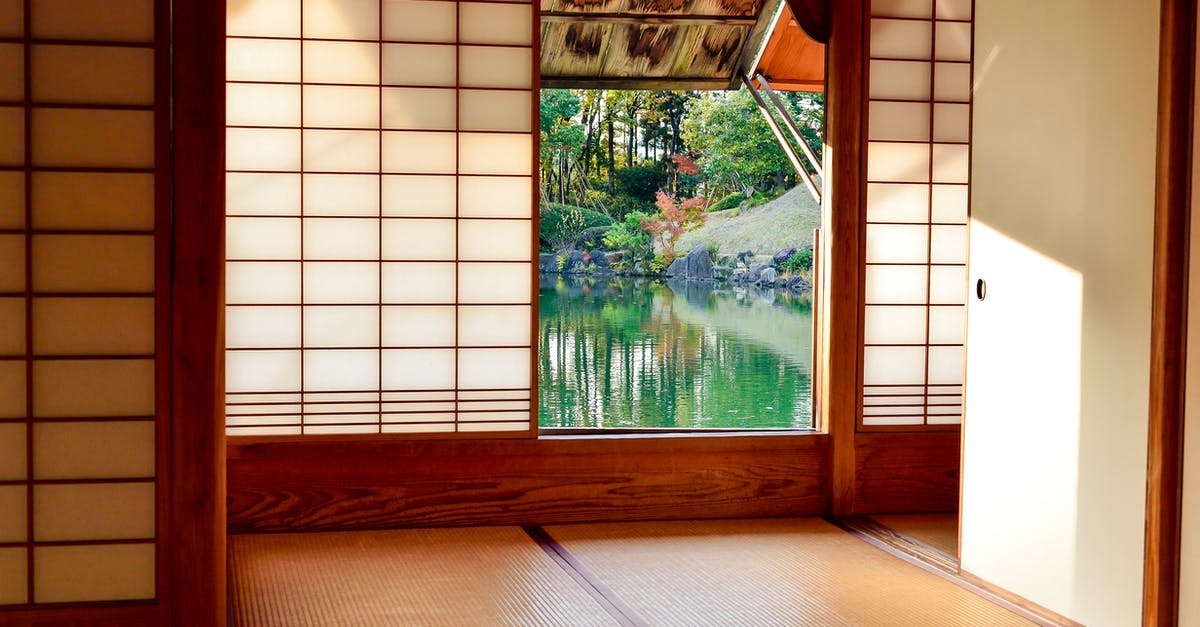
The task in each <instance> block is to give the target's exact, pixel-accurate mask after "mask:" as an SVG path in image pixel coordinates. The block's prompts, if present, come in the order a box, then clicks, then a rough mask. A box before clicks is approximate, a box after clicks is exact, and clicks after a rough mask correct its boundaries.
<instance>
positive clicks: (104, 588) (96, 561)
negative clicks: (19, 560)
mask: <svg viewBox="0 0 1200 627" xmlns="http://www.w3.org/2000/svg"><path fill="white" fill-rule="evenodd" d="M154 555H155V551H154V544H153V543H147V544H112V545H98V546H43V547H37V548H35V549H34V550H33V556H34V557H33V560H34V565H33V573H34V575H33V577H34V584H33V589H34V600H35V601H37V602H38V603H65V602H69V601H100V600H104V601H116V600H124V599H150V598H153V597H154Z"/></svg>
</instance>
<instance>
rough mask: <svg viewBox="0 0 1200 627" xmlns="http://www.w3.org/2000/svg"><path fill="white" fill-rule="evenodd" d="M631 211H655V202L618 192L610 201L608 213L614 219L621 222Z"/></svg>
mask: <svg viewBox="0 0 1200 627" xmlns="http://www.w3.org/2000/svg"><path fill="white" fill-rule="evenodd" d="M631 213H646V214H650V213H654V203H652V202H650V201H648V200H642V199H641V198H634V197H633V196H626V195H624V194H617V195H616V196H615V197H613V199H612V200H611V201H610V202H609V209H608V215H610V216H612V217H613V220H616V221H617V222H620V221H622V220H624V219H625V216H628V215H629V214H631Z"/></svg>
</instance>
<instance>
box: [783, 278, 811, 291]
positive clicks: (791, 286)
mask: <svg viewBox="0 0 1200 627" xmlns="http://www.w3.org/2000/svg"><path fill="white" fill-rule="evenodd" d="M787 288H788V290H789V291H792V292H795V293H797V294H803V293H805V292H807V291H809V290H811V289H812V286H811V285H809V284H808V281H805V280H804V277H799V276H794V277H792V278H791V280H789V281H788V282H787Z"/></svg>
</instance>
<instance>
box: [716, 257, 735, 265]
mask: <svg viewBox="0 0 1200 627" xmlns="http://www.w3.org/2000/svg"><path fill="white" fill-rule="evenodd" d="M717 263H718V264H720V265H722V266H730V267H732V266H733V265H734V264H736V263H737V257H734V256H733V255H721V257H720V258H718V259H717Z"/></svg>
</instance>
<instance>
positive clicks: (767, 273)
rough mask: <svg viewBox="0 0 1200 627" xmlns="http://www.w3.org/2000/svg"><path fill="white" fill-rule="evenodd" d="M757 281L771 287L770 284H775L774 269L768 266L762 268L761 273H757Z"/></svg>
mask: <svg viewBox="0 0 1200 627" xmlns="http://www.w3.org/2000/svg"><path fill="white" fill-rule="evenodd" d="M758 280H759V281H762V282H763V283H764V284H766V285H771V284H772V283H774V282H775V268H772V267H769V266H768V267H766V268H763V270H762V272H761V273H759V275H758Z"/></svg>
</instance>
